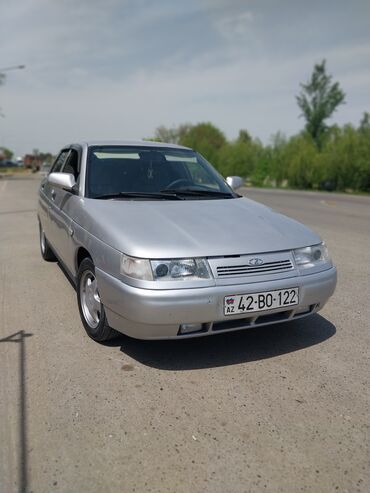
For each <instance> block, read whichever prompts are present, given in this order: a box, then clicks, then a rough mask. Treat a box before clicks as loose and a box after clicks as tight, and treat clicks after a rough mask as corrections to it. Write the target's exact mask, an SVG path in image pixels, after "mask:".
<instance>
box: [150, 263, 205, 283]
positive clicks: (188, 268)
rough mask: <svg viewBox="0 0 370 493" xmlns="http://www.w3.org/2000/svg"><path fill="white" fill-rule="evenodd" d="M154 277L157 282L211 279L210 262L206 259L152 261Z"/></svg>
mask: <svg viewBox="0 0 370 493" xmlns="http://www.w3.org/2000/svg"><path fill="white" fill-rule="evenodd" d="M150 263H151V266H152V270H153V277H154V279H155V280H156V281H176V280H180V281H181V280H186V279H187V280H194V279H210V278H211V277H212V274H211V271H210V269H209V266H208V262H207V260H206V259H204V258H185V259H171V260H151V261H150Z"/></svg>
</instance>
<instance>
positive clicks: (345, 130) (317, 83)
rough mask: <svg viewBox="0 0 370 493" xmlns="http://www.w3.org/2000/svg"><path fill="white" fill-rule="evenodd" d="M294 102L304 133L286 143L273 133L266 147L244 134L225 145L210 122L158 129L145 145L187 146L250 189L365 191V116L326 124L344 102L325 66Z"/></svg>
mask: <svg viewBox="0 0 370 493" xmlns="http://www.w3.org/2000/svg"><path fill="white" fill-rule="evenodd" d="M296 100H297V104H298V107H299V109H300V112H301V115H302V117H303V119H304V121H305V126H304V128H303V130H302V131H301V132H300V133H299V134H297V135H294V136H292V137H289V138H287V137H286V136H285V135H284V134H282V133H280V132H278V133H276V134H275V135H273V136H272V138H271V141H270V143H269V144H268V145H263V144H262V142H261V141H260V140H259V139H257V138H254V137H252V136H251V135H250V134H249V132H248V131H247V130H240V131H239V135H238V137H237V139H235V140H232V141H228V140H227V139H226V137H225V135H224V133H223V132H222V131H221V130H220V129H218V128H217V127H215V126H214V125H213V124H212V123H210V122H206V123H199V124H197V125H191V124H183V125H180V126H178V127H175V128H166V127H164V126H160V127H158V128H157V129H156V131H155V135H154V137H153V138H152V139H148V140H156V141H161V142H172V143H176V144H181V145H185V146H189V147H192V148H194V149H196V150H197V151H198V152H200V153H201V154H203V156H205V157H206V159H208V160H209V161H210V162H211V163H212V164H214V165H215V166H216V168H217V169H218V170H219V172H220V173H221V174H222V175H223V176H230V175H239V176H241V177H243V178H244V179H245V180H246V181H247V182H248V183H250V184H251V185H254V186H277V187H290V188H298V189H311V190H320V189H324V190H333V191H334V190H337V191H356V192H370V115H369V113H367V112H365V113H364V114H363V117H362V119H361V121H360V122H359V124H358V125H357V126H354V125H351V124H348V125H344V126H342V127H340V126H338V125H331V126H329V125H328V123H327V121H328V119H330V117H331V116H332V115H333V113H334V112H335V111H336V110H337V108H338V107H339V106H340V105H341V104H344V103H345V94H344V92H343V91H342V90H341V88H340V86H339V83H338V82H333V81H332V77H331V76H330V75H328V74H327V71H326V64H325V61H322V62H321V63H319V64H317V65H315V67H314V69H313V72H312V75H311V78H310V80H309V81H308V82H307V83H305V84H301V88H300V93H299V95H298V96H297V97H296Z"/></svg>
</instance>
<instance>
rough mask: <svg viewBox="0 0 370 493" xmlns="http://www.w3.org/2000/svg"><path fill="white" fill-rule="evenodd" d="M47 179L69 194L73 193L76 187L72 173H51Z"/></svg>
mask: <svg viewBox="0 0 370 493" xmlns="http://www.w3.org/2000/svg"><path fill="white" fill-rule="evenodd" d="M47 179H48V182H49V183H51V184H52V185H54V186H55V187H58V188H62V189H63V190H66V191H67V192H72V191H73V190H72V189H73V187H74V186H75V185H76V180H75V177H74V176H73V175H72V173H50V175H48V178H47Z"/></svg>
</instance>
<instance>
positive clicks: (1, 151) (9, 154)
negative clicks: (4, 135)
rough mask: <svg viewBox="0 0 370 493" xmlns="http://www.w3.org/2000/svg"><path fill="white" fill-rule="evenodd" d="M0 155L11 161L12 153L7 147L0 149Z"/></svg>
mask: <svg viewBox="0 0 370 493" xmlns="http://www.w3.org/2000/svg"><path fill="white" fill-rule="evenodd" d="M0 155H3V156H4V157H5V159H12V157H13V156H14V152H13V151H11V150H10V149H8V148H7V147H0Z"/></svg>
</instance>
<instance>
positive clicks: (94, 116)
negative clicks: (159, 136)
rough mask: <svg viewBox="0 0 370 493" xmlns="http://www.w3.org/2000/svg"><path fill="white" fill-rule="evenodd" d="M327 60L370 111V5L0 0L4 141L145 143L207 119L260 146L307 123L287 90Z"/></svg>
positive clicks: (352, 99)
mask: <svg viewBox="0 0 370 493" xmlns="http://www.w3.org/2000/svg"><path fill="white" fill-rule="evenodd" d="M322 59H326V61H327V70H328V72H329V73H330V74H332V75H333V80H335V81H339V83H340V86H341V88H342V89H343V90H344V92H345V93H346V104H345V105H342V106H341V107H340V108H339V109H338V110H337V112H336V113H335V114H334V116H333V118H332V120H331V123H338V124H340V125H341V124H344V123H352V124H354V125H357V124H358V123H359V121H360V119H361V117H362V114H363V112H364V111H369V112H370V0H351V1H349V0H345V1H344V0H320V1H319V0H310V2H308V1H306V0H186V1H184V0H181V1H180V0H152V1H150V0H104V1H103V0H78V1H77V2H76V1H72V0H12V1H10V0H0V72H1V68H4V67H8V66H12V65H18V64H24V65H26V68H25V69H24V70H13V71H8V72H6V79H5V83H4V84H3V85H2V86H0V108H1V114H2V116H0V146H3V145H4V146H6V147H8V148H10V149H12V150H13V151H14V152H15V154H16V155H17V156H21V155H23V154H24V153H26V152H31V151H32V150H33V149H39V150H40V151H42V152H52V153H56V152H57V151H58V150H59V148H60V147H62V146H63V145H65V144H68V143H70V142H75V141H80V140H89V139H94V140H97V139H99V140H100V139H109V140H112V139H113V140H115V139H125V140H126V139H127V140H131V139H141V138H144V137H150V136H153V135H154V132H155V129H156V127H158V126H159V125H165V126H167V127H172V126H177V125H179V124H181V123H192V124H196V123H199V122H207V121H210V122H212V123H213V124H215V125H216V126H217V127H219V128H220V129H221V130H222V131H223V132H224V133H225V134H226V136H227V138H228V139H234V138H236V137H237V135H238V132H239V129H247V130H248V132H249V133H250V134H251V135H252V136H253V137H256V138H260V139H261V140H262V142H264V143H268V142H269V139H270V138H271V135H273V134H274V133H276V132H277V131H281V132H283V133H284V134H286V135H287V136H290V135H293V134H295V133H297V132H299V131H300V130H301V129H302V128H303V126H304V120H303V119H302V117H300V111H299V108H298V106H297V103H296V99H295V96H296V95H297V94H298V93H299V90H300V86H299V84H300V83H301V82H306V81H307V80H308V78H309V77H310V74H311V72H312V69H313V67H314V64H315V63H318V62H321V60H322Z"/></svg>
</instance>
